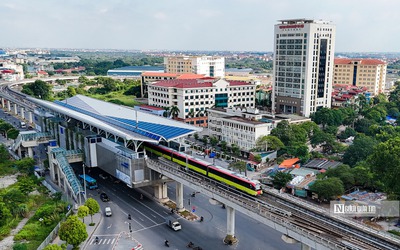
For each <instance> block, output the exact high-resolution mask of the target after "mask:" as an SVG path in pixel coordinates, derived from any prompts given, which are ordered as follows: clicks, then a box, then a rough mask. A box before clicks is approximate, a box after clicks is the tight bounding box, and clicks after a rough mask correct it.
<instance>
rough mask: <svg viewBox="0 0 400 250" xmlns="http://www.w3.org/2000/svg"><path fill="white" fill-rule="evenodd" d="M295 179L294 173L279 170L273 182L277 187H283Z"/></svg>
mask: <svg viewBox="0 0 400 250" xmlns="http://www.w3.org/2000/svg"><path fill="white" fill-rule="evenodd" d="M292 179H293V177H292V175H291V174H289V173H284V172H281V171H278V172H277V173H276V174H275V176H274V179H273V180H272V184H273V185H274V187H275V188H277V189H281V188H283V187H285V186H286V184H287V183H288V182H289V181H291V180H292Z"/></svg>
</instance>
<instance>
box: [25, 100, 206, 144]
mask: <svg viewBox="0 0 400 250" xmlns="http://www.w3.org/2000/svg"><path fill="white" fill-rule="evenodd" d="M29 99H31V98H29ZM32 101H34V102H35V103H38V104H39V105H43V106H45V107H47V108H49V109H54V110H55V111H57V112H60V113H63V114H65V115H67V116H70V117H72V118H74V119H77V120H81V121H84V122H85V123H87V124H90V125H93V126H96V127H99V128H101V129H104V130H106V131H109V132H115V134H117V135H118V136H123V135H125V136H123V137H125V138H126V139H132V140H142V141H160V140H165V141H171V140H174V139H177V138H180V137H183V136H186V135H189V134H193V133H196V132H200V131H201V130H202V128H200V127H195V126H192V125H189V124H186V123H182V122H179V121H175V120H172V119H168V118H165V117H160V116H156V115H153V114H149V113H145V112H142V111H137V110H134V109H133V108H130V107H125V106H120V105H116V104H113V103H109V102H104V101H101V100H97V99H94V98H91V97H87V96H83V95H76V96H73V97H71V98H68V99H66V100H64V101H54V102H53V103H51V102H47V101H43V100H38V99H35V100H32ZM110 129H112V130H113V131H110Z"/></svg>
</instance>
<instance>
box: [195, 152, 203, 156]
mask: <svg viewBox="0 0 400 250" xmlns="http://www.w3.org/2000/svg"><path fill="white" fill-rule="evenodd" d="M196 155H200V156H204V155H205V154H204V152H196Z"/></svg>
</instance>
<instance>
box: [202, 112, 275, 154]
mask: <svg viewBox="0 0 400 250" xmlns="http://www.w3.org/2000/svg"><path fill="white" fill-rule="evenodd" d="M278 122H279V121H274V120H273V119H272V118H270V119H267V118H265V117H263V116H262V115H261V114H260V113H259V111H258V110H257V109H254V108H247V109H246V108H240V107H237V108H212V109H209V110H208V129H209V131H210V135H211V136H215V137H216V138H217V139H218V140H219V141H226V142H227V143H228V145H232V144H236V145H238V146H239V148H240V149H241V150H243V151H250V150H251V149H253V148H255V147H256V141H257V139H258V138H259V137H261V136H265V135H269V134H270V133H271V130H272V129H274V128H275V126H276V124H277V123H278Z"/></svg>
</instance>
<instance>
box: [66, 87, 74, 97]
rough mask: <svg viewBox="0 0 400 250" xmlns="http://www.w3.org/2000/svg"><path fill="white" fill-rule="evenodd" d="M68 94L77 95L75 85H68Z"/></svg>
mask: <svg viewBox="0 0 400 250" xmlns="http://www.w3.org/2000/svg"><path fill="white" fill-rule="evenodd" d="M67 95H68V96H70V97H71V96H76V90H75V88H74V87H72V86H68V88H67Z"/></svg>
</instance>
